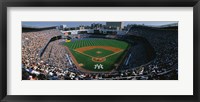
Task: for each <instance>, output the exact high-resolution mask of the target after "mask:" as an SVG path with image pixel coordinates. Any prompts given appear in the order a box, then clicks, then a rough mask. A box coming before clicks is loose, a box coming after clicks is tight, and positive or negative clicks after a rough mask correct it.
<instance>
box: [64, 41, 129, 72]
mask: <svg viewBox="0 0 200 102" xmlns="http://www.w3.org/2000/svg"><path fill="white" fill-rule="evenodd" d="M64 45H65V46H66V47H67V49H69V51H70V52H71V53H72V57H73V58H74V59H73V62H77V63H76V66H78V67H81V68H83V69H86V70H89V71H94V72H103V71H111V70H112V69H114V68H116V67H117V65H119V63H120V62H121V60H122V59H123V57H124V55H125V52H126V49H127V48H128V46H129V44H128V43H126V42H124V41H119V40H114V39H98V38H88V39H84V40H76V41H72V42H66V43H64Z"/></svg>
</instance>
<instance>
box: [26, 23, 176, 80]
mask: <svg viewBox="0 0 200 102" xmlns="http://www.w3.org/2000/svg"><path fill="white" fill-rule="evenodd" d="M55 36H62V33H61V32H60V31H59V30H57V29H54V28H50V29H40V30H28V31H27V30H26V31H25V32H23V33H22V80H177V79H178V32H177V30H171V29H160V28H151V27H145V26H134V27H132V28H131V29H130V30H129V32H128V34H127V35H119V36H117V37H116V38H115V39H118V40H124V41H126V42H128V43H130V44H131V45H132V47H131V48H130V49H129V51H128V54H127V55H126V57H125V59H124V63H122V64H121V65H120V68H118V69H116V70H115V71H112V72H109V73H101V72H99V73H86V72H82V71H80V70H78V69H77V67H76V66H75V64H73V63H72V61H71V60H70V57H71V56H70V54H69V52H67V50H66V48H65V46H63V42H65V40H64V39H61V38H59V39H58V38H57V37H56V39H52V38H54V37H55ZM90 37H95V38H102V37H104V38H105V36H103V35H96V36H95V35H91V34H80V38H72V41H73V40H82V39H88V38H90ZM140 42H143V43H144V44H143V43H142V44H141V43H140ZM142 46H143V47H142ZM140 49H145V50H147V51H146V52H144V53H145V54H144V55H146V56H143V57H141V53H142V51H140ZM133 50H134V51H133ZM137 50H138V51H137ZM135 51H136V52H135ZM146 57H148V58H146ZM144 58H146V59H144ZM136 59H137V60H136ZM142 59H144V60H142ZM134 62H138V64H137V65H134V64H133V63H134Z"/></svg>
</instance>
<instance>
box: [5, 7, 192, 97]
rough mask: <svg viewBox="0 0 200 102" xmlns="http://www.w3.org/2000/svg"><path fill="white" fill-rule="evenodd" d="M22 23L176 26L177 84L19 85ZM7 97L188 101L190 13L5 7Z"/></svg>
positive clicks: (184, 10) (185, 9) (187, 9)
mask: <svg viewBox="0 0 200 102" xmlns="http://www.w3.org/2000/svg"><path fill="white" fill-rule="evenodd" d="M22 21H178V22H179V31H178V36H179V37H178V56H179V57H178V70H179V80H173V81H169V80H155V81H154V80H120V81H119V80H117V81H116V80H113V81H110V80H109V81H102V80H91V81H89V80H84V81H69V80H56V81H48V80H45V81H21V22H22ZM7 28H8V29H7V32H8V33H7V38H8V39H7V41H8V42H7V44H8V45H7V46H8V47H7V51H8V54H7V56H8V60H7V66H8V69H7V85H8V86H7V87H8V95H193V8H192V7H8V8H7Z"/></svg>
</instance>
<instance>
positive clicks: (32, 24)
mask: <svg viewBox="0 0 200 102" xmlns="http://www.w3.org/2000/svg"><path fill="white" fill-rule="evenodd" d="M106 22H120V21H102V22H100V21H91V22H88V21H87V22H85V21H76V22H71V21H68V22H58V21H53V22H49V21H23V22H22V26H30V27H51V26H60V25H67V27H78V26H80V25H84V26H91V24H93V23H95V24H97V23H99V24H103V25H106ZM122 22H123V25H124V26H127V25H128V24H138V25H142V24H144V25H147V26H162V25H167V24H172V23H178V22H177V21H122Z"/></svg>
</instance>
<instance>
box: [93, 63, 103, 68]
mask: <svg viewBox="0 0 200 102" xmlns="http://www.w3.org/2000/svg"><path fill="white" fill-rule="evenodd" d="M94 69H103V65H102V64H95V65H94Z"/></svg>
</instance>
